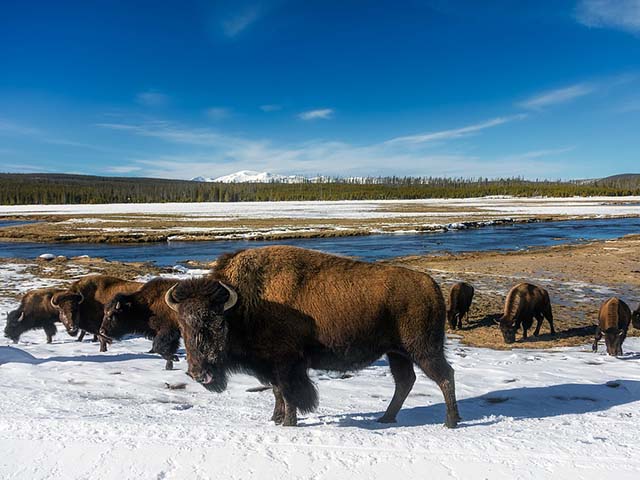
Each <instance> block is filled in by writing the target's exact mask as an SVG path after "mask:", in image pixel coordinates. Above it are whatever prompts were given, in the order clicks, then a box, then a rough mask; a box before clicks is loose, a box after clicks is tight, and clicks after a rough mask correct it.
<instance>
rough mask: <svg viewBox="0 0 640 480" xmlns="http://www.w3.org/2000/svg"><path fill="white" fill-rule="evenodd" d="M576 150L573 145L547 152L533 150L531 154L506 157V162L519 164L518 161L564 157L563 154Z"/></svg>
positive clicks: (525, 153) (551, 149)
mask: <svg viewBox="0 0 640 480" xmlns="http://www.w3.org/2000/svg"><path fill="white" fill-rule="evenodd" d="M575 149H576V147H575V145H572V146H570V147H563V148H550V149H546V150H532V151H530V152H524V153H516V154H513V155H507V156H506V157H504V160H508V161H512V162H517V161H521V160H534V159H537V158H542V157H554V156H557V155H562V154H563V153H567V152H571V151H573V150H575Z"/></svg>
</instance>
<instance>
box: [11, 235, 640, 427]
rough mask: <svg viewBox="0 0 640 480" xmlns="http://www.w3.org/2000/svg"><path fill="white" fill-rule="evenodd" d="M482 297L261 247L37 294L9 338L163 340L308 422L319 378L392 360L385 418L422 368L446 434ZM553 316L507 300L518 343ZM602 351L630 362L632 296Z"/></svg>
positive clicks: (545, 302) (401, 272)
mask: <svg viewBox="0 0 640 480" xmlns="http://www.w3.org/2000/svg"><path fill="white" fill-rule="evenodd" d="M473 295H474V288H473V287H472V286H471V285H469V284H467V283H463V282H460V283H457V284H455V285H454V286H453V287H452V288H451V291H450V295H449V310H446V307H445V301H444V299H443V295H442V293H441V290H440V287H439V286H438V284H437V283H436V282H435V281H434V280H433V279H432V278H431V277H430V276H429V275H427V274H424V273H419V272H416V271H414V270H409V269H406V268H402V267H398V266H391V265H385V264H374V263H366V262H360V261H356V260H352V259H348V258H343V257H338V256H334V255H328V254H324V253H320V252H316V251H313V250H306V249H302V248H297V247H289V246H272V247H262V248H256V249H249V250H243V251H240V252H237V253H235V254H229V255H223V256H222V257H220V258H219V259H218V261H217V262H216V264H215V267H214V268H213V269H212V271H211V272H210V274H209V275H207V276H205V277H203V278H197V279H190V280H182V281H177V280H170V279H164V278H156V279H153V280H151V281H149V282H147V283H138V282H130V281H125V280H121V279H118V278H115V277H110V276H106V275H90V276H87V277H84V278H82V279H80V280H78V281H76V282H74V283H73V284H71V285H70V286H69V287H68V288H67V289H60V288H49V289H39V290H33V291H30V292H28V293H27V294H26V295H24V296H23V298H22V300H21V302H20V306H19V307H18V308H17V309H16V310H14V311H12V312H10V313H9V314H8V316H7V324H6V328H5V336H6V337H8V338H10V339H12V340H13V341H14V342H17V341H18V339H19V338H20V335H21V334H22V333H24V332H25V331H27V330H32V329H38V328H42V329H43V330H44V331H45V333H46V336H47V342H48V343H50V342H51V340H52V337H53V335H55V333H56V326H55V323H56V322H57V321H60V322H61V323H62V324H63V325H64V327H65V329H66V330H67V332H68V333H69V334H70V335H72V336H76V335H78V334H80V338H79V339H80V340H81V339H82V337H83V336H84V334H85V332H88V333H90V334H93V335H94V340H96V341H99V342H100V351H106V350H107V345H108V344H110V343H111V342H113V341H114V340H115V339H119V338H121V337H123V336H124V335H127V334H140V335H144V336H146V337H147V338H149V339H152V340H153V346H152V349H151V352H154V353H157V354H158V355H160V356H161V357H162V358H164V359H165V362H166V363H165V368H167V369H172V368H173V362H174V361H175V360H177V357H176V352H177V350H178V347H179V342H180V338H182V339H183V341H184V345H185V350H186V354H187V363H188V371H187V374H188V375H189V376H190V377H191V378H193V380H195V381H196V382H198V383H200V384H202V385H203V386H204V387H205V388H206V389H207V390H210V391H214V392H221V391H223V390H224V389H225V388H226V385H227V378H228V376H229V374H231V373H233V372H246V373H249V374H251V375H253V376H255V377H256V378H257V379H258V380H260V381H261V382H262V383H263V384H265V385H270V386H271V387H272V389H273V393H274V397H275V408H274V411H273V415H272V417H271V419H272V420H273V421H274V422H275V423H276V424H281V425H285V426H290V425H296V423H297V413H298V411H299V412H302V413H305V412H309V411H312V410H313V409H315V408H316V407H317V405H318V395H317V391H316V387H315V385H314V384H313V382H311V380H310V379H309V376H308V373H307V372H308V369H309V368H313V369H324V370H337V371H347V370H358V369H361V368H364V367H366V366H368V365H370V364H371V363H372V362H374V361H375V360H377V359H378V358H380V357H381V356H382V355H386V356H387V358H388V360H389V367H390V370H391V373H392V375H393V379H394V382H395V392H394V394H393V398H392V399H391V402H390V404H389V406H388V408H387V410H386V412H385V413H384V414H383V415H382V417H381V418H380V419H379V421H380V422H385V423H386V422H394V421H395V418H396V415H397V413H398V411H399V410H400V408H401V407H402V404H403V403H404V401H405V399H406V397H407V395H408V394H409V392H410V391H411V389H412V387H413V384H414V382H415V380H416V376H415V373H414V365H418V367H419V368H420V369H421V370H422V371H423V372H424V373H425V374H426V375H427V376H428V377H429V378H430V379H432V380H433V381H434V382H435V383H436V384H437V385H438V386H439V387H440V389H441V390H442V393H443V396H444V399H445V403H446V407H447V414H446V421H445V425H446V426H448V427H455V426H456V425H457V423H458V421H459V420H460V416H459V414H458V407H457V403H456V396H455V382H454V373H453V369H452V368H451V366H450V365H449V363H448V362H447V360H446V358H445V355H444V340H445V322H447V321H448V323H449V326H450V327H451V328H452V329H455V328H461V327H462V320H463V319H464V318H465V316H467V315H468V312H469V309H470V306H471V303H472V300H473ZM534 318H535V319H536V321H537V324H536V328H535V331H534V335H536V336H537V335H539V333H540V327H541V325H542V322H543V320H544V319H546V320H547V321H548V322H549V327H550V331H551V333H552V334H554V333H555V329H554V325H553V314H552V309H551V302H550V300H549V294H548V292H547V291H546V290H545V289H543V288H540V287H538V286H536V285H532V284H529V283H521V284H518V285H516V286H514V287H513V288H512V289H511V290H510V291H509V293H508V294H507V297H506V300H505V305H504V312H503V314H502V316H501V317H500V318H499V319H498V320H497V323H498V325H499V328H500V331H501V333H502V336H503V338H504V341H505V342H506V343H512V342H514V341H515V337H516V332H517V331H518V330H519V329H520V328H522V338H527V331H528V330H529V329H530V328H531V326H532V325H533V320H534ZM598 320H599V324H598V327H597V331H596V338H595V340H594V343H593V350H594V351H595V350H596V349H597V342H598V340H599V339H600V338H602V336H604V337H605V343H606V347H607V352H608V353H609V354H610V355H620V354H622V342H623V341H624V339H625V337H626V334H627V330H628V328H629V323H633V325H634V327H636V328H640V307H638V309H636V311H635V312H633V313H631V311H630V309H629V307H628V306H627V305H626V304H625V303H624V302H623V301H622V300H620V299H618V298H611V299H609V300H607V301H606V302H605V303H604V304H603V305H602V307H601V308H600V312H599V316H598Z"/></svg>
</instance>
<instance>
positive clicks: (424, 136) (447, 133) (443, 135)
mask: <svg viewBox="0 0 640 480" xmlns="http://www.w3.org/2000/svg"><path fill="white" fill-rule="evenodd" d="M525 117H526V114H524V113H521V114H518V115H511V116H508V117H497V118H492V119H490V120H486V121H484V122H480V123H475V124H473V125H467V126H466V127H461V128H453V129H450V130H440V131H437V132H428V133H421V134H417V135H407V136H404V137H396V138H392V139H391V140H387V141H386V142H385V143H386V144H400V143H405V144H420V143H428V142H435V141H441V140H450V139H454V138H460V137H466V136H469V135H472V134H474V133H477V132H480V131H481V130H486V129H487V128H493V127H497V126H498V125H503V124H505V123H509V122H513V121H515V120H521V119H523V118H525Z"/></svg>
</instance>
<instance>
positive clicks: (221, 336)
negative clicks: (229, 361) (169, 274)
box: [165, 278, 238, 392]
mask: <svg viewBox="0 0 640 480" xmlns="http://www.w3.org/2000/svg"><path fill="white" fill-rule="evenodd" d="M237 301H238V294H237V293H236V292H235V291H234V290H233V289H232V288H230V287H228V286H227V285H225V284H224V283H222V282H220V281H218V280H212V279H209V278H203V279H195V280H185V281H183V282H180V283H178V284H176V285H174V286H173V287H171V288H170V289H169V290H168V291H167V293H166V294H165V302H166V303H167V305H168V306H169V307H170V308H171V309H172V310H174V311H175V312H176V313H177V314H178V324H179V326H180V331H181V333H182V338H183V339H184V345H185V350H186V352H187V362H188V364H189V370H188V372H187V374H188V375H189V376H190V377H191V378H193V379H194V380H196V381H197V382H199V383H200V384H202V385H203V386H204V387H205V388H206V389H207V390H212V391H214V392H222V391H224V390H225V388H227V369H226V366H225V359H226V353H227V341H228V333H229V326H228V323H227V322H228V320H227V319H226V318H225V312H227V310H229V309H230V308H232V307H233V306H234V305H235V304H236V302H237Z"/></svg>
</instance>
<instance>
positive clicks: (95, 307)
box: [51, 275, 142, 352]
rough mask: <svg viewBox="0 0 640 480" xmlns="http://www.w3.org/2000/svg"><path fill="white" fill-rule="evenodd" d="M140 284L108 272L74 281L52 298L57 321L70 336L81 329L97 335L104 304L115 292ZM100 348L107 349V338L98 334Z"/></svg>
mask: <svg viewBox="0 0 640 480" xmlns="http://www.w3.org/2000/svg"><path fill="white" fill-rule="evenodd" d="M141 286H142V284H141V283H138V282H129V281H127V280H121V279H119V278H116V277H110V276H108V275H89V276H87V277H84V278H81V279H80V280H77V281H75V282H74V283H72V284H71V286H69V288H68V289H67V290H64V291H62V292H58V293H56V294H55V295H54V296H53V297H52V298H51V305H53V306H54V307H55V308H56V309H57V310H58V313H59V315H60V321H61V322H62V324H63V325H64V326H65V328H66V329H67V333H69V335H71V336H73V337H75V336H76V335H77V334H78V331H79V330H80V329H82V330H86V331H87V332H89V333H93V334H94V335H98V336H99V337H100V335H99V330H100V325H101V324H102V318H103V315H104V305H105V303H108V302H109V301H111V299H112V298H113V297H114V296H115V295H116V294H118V293H130V292H134V291H136V290H137V289H139V288H140V287H141ZM99 340H100V351H101V352H106V351H107V342H108V339H106V338H104V337H100V338H99Z"/></svg>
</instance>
